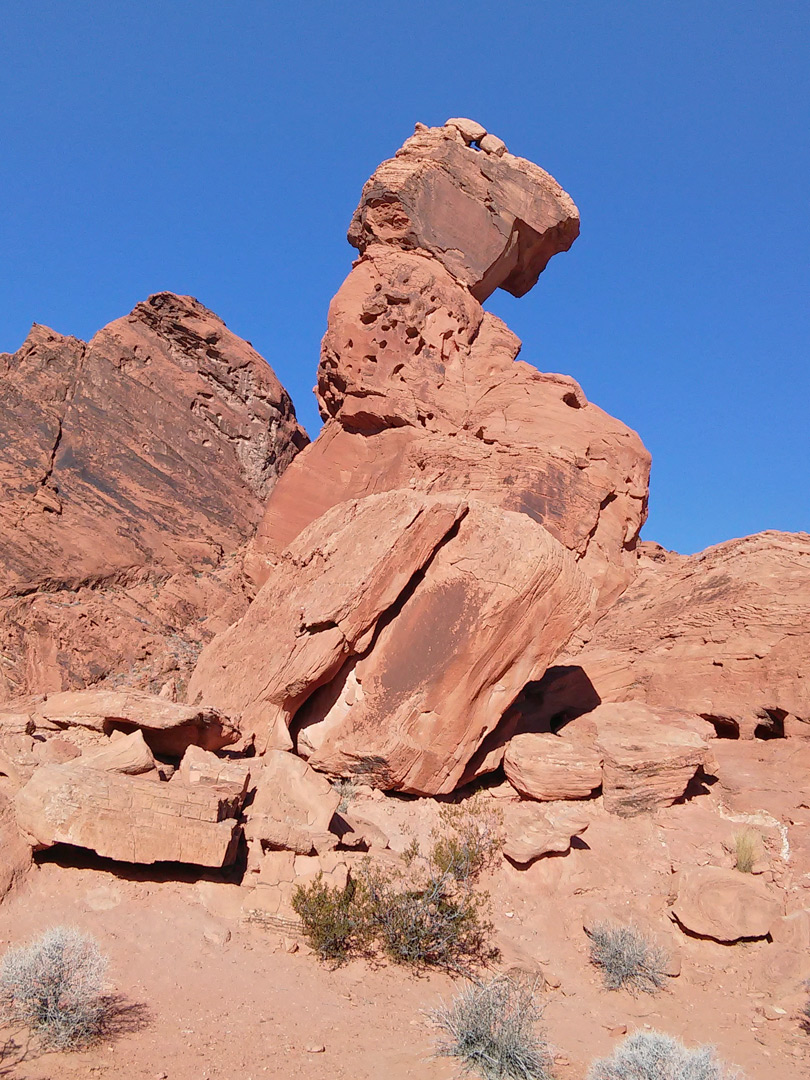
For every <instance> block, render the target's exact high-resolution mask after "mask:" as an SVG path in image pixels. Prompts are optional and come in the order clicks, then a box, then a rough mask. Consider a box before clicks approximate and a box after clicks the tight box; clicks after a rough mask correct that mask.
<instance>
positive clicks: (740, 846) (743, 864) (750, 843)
mask: <svg viewBox="0 0 810 1080" xmlns="http://www.w3.org/2000/svg"><path fill="white" fill-rule="evenodd" d="M759 853H760V839H759V834H758V833H756V832H753V830H751V829H745V830H744V831H743V832H738V833H737V834H736V835H735V837H734V854H735V858H736V864H735V865H736V867H737V869H738V870H739V871H740V873H742V874H750V873H752V872H753V870H754V865H755V863H756V861H757V858H758V857H759Z"/></svg>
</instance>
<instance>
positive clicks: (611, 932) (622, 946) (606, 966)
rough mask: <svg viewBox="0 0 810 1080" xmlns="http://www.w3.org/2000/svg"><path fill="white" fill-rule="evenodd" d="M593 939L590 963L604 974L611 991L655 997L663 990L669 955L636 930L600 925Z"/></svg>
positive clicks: (592, 932)
mask: <svg viewBox="0 0 810 1080" xmlns="http://www.w3.org/2000/svg"><path fill="white" fill-rule="evenodd" d="M588 936H589V937H590V939H591V963H592V964H594V965H595V966H596V967H598V968H599V970H600V971H601V972H602V978H603V979H604V983H605V986H606V987H607V988H608V990H620V989H626V990H629V991H630V992H631V993H637V992H638V991H639V990H641V991H643V992H644V993H646V994H655V993H657V992H658V991H659V990H661V989H662V988H663V986H664V979H665V977H666V976H665V968H666V964H667V957H666V953H665V952H664V951H663V949H659V948H658V947H657V946H656V945H653V943H652V942H651V941H649V940H648V939H647V938H646V937H645V936H644V934H642V933H641V931H640V930H637V929H636V928H635V927H634V926H619V925H617V924H613V923H599V925H597V926H594V927H593V928H592V929H591V930H590V931H589V934H588Z"/></svg>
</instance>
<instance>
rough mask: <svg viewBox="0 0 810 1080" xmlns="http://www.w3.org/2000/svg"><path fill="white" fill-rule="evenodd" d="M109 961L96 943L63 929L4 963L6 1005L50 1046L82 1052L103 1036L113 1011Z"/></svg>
mask: <svg viewBox="0 0 810 1080" xmlns="http://www.w3.org/2000/svg"><path fill="white" fill-rule="evenodd" d="M106 971H107V959H106V957H105V956H103V955H102V954H101V952H100V951H99V948H98V945H97V943H96V941H95V939H94V938H92V937H90V936H89V935H86V934H82V933H80V932H79V931H78V930H75V929H72V928H70V927H65V926H57V927H54V928H52V929H51V930H46V931H45V933H44V934H42V936H41V937H39V938H37V939H36V940H35V941H32V942H30V943H29V944H27V945H18V946H15V947H13V948H11V949H9V950H8V952H7V953H6V955H5V956H4V957H3V960H2V963H0V1002H1V1003H2V1009H3V1012H4V1014H5V1016H6V1017H7V1018H8V1020H9V1021H10V1022H12V1023H20V1024H24V1025H25V1026H26V1027H28V1028H29V1029H30V1030H31V1032H32V1033H33V1034H35V1035H36V1036H37V1037H38V1038H39V1039H40V1041H41V1042H42V1043H43V1044H44V1045H45V1046H47V1047H51V1048H55V1049H78V1048H79V1047H81V1046H85V1045H87V1044H88V1043H90V1042H92V1041H93V1040H94V1039H95V1038H96V1037H98V1035H99V1034H100V1032H101V1028H102V1025H103V1022H104V1019H105V1015H106V1012H107V1001H106V999H105V997H104V981H105V974H106Z"/></svg>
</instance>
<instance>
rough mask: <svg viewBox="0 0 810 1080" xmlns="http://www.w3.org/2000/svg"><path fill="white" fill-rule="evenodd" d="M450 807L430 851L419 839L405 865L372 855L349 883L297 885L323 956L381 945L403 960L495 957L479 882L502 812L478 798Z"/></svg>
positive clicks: (445, 963) (452, 963)
mask: <svg viewBox="0 0 810 1080" xmlns="http://www.w3.org/2000/svg"><path fill="white" fill-rule="evenodd" d="M443 809H444V808H443ZM447 810H448V812H446V813H443V814H442V815H441V823H440V826H439V828H438V829H437V830H435V832H434V838H433V839H434V842H433V845H432V846H431V849H430V851H429V852H428V854H427V855H425V854H424V853H423V852H422V850H421V848H420V846H419V844H418V843H417V842H416V841H414V842H413V843H412V844H411V845H410V847H409V848H408V849H407V851H406V852H405V853H404V854H403V858H402V863H401V865H399V866H396V865H395V866H390V865H379V864H376V863H373V862H372V861H371V860H366V861H365V862H364V863H363V865H362V866H361V867H360V870H359V872H358V873H357V875H356V877H355V878H354V879H353V880H352V881H351V882H350V885H349V887H347V888H346V889H335V888H330V887H329V886H328V885H325V884H324V883H323V882H322V880H320V879H319V880H318V881H316V882H314V883H312V884H311V885H309V886H299V887H298V888H297V889H296V891H295V893H294V895H293V901H292V903H293V908H294V909H295V911H296V913H297V914H298V915H299V916H300V918H301V921H302V923H303V928H304V933H305V935H306V937H307V941H308V943H309V944H310V946H311V947H312V948H313V949H314V950H315V952H316V953H317V954H318V955H319V956H320V957H321V958H322V959H324V960H327V961H330V962H332V963H337V964H340V963H342V962H344V961H345V960H347V959H348V958H349V957H350V956H352V955H356V954H357V953H360V952H363V951H368V950H369V949H375V950H377V951H379V952H381V953H383V954H384V955H385V956H387V957H388V958H389V959H390V960H393V961H394V962H395V963H398V964H406V965H409V966H412V967H417V968H420V967H443V968H447V969H453V970H458V971H467V970H469V969H470V968H471V967H472V966H475V965H476V964H479V963H484V962H486V961H487V960H488V959H491V958H493V957H494V955H495V952H494V950H493V949H492V948H491V947H489V946H488V944H487V939H488V937H489V934H490V932H491V924H490V923H489V921H488V918H487V912H488V903H489V901H488V897H487V896H486V895H485V894H482V893H480V892H477V891H476V890H475V888H474V884H475V882H476V880H477V878H478V877H479V876H480V874H481V872H482V871H483V870H484V868H485V867H486V866H488V865H489V864H490V862H491V859H492V857H493V852H494V851H495V850H496V847H495V845H496V839H495V838H496V836H497V832H496V818H495V817H493V815H492V814H490V813H489V812H488V811H487V810H486V809H485V808H482V806H481V805H480V804H479V803H477V802H473V804H472V805H469V806H466V807H463V806H453V807H448V808H447ZM499 842H500V841H497V843H499Z"/></svg>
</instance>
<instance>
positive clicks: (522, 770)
mask: <svg viewBox="0 0 810 1080" xmlns="http://www.w3.org/2000/svg"><path fill="white" fill-rule="evenodd" d="M503 767H504V772H505V773H506V778H507V780H508V781H509V783H510V784H511V785H512V787H513V788H515V790H516V791H519V792H520V794H521V795H526V796H527V797H528V798H530V799H538V800H540V801H548V802H550V801H553V800H555V799H587V798H589V797H590V796H591V795H592V794H593V793H594V791H596V789H597V788H599V787H600V785H601V783H602V754H601V753H600V752H599V751H598V750H597V749H596V748H595V747H593V746H589V745H588V744H587V743H585V742H580V741H574V740H569V739H563V738H560V737H559V736H558V735H552V734H551V733H536V734H535V733H533V732H526V733H524V734H522V735H516V736H515V737H514V738H513V739H510V741H509V745H508V746H507V748H506V753H505V755H504V759H503Z"/></svg>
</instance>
